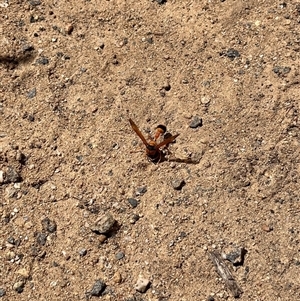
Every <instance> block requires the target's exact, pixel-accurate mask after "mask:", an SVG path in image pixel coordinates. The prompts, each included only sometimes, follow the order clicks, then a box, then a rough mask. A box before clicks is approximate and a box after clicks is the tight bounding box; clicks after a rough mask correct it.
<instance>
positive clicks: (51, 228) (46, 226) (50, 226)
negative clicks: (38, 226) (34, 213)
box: [42, 217, 57, 233]
mask: <svg viewBox="0 0 300 301" xmlns="http://www.w3.org/2000/svg"><path fill="white" fill-rule="evenodd" d="M42 227H43V230H44V231H47V232H50V233H54V232H55V231H56V229H57V226H56V223H55V222H54V221H51V220H50V219H49V218H48V217H46V218H44V219H43V220H42Z"/></svg>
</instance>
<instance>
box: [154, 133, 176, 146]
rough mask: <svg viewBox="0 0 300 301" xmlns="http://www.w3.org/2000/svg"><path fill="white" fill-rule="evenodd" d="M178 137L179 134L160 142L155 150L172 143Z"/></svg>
mask: <svg viewBox="0 0 300 301" xmlns="http://www.w3.org/2000/svg"><path fill="white" fill-rule="evenodd" d="M178 136H179V134H177V135H174V136H171V137H169V138H167V139H165V140H164V141H162V142H161V143H159V144H157V146H156V148H157V149H159V148H161V147H163V146H164V145H167V144H169V143H171V142H172V141H174V140H175V139H176V138H177V137H178Z"/></svg>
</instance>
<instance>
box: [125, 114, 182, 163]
mask: <svg viewBox="0 0 300 301" xmlns="http://www.w3.org/2000/svg"><path fill="white" fill-rule="evenodd" d="M129 122H130V125H131V127H132V129H133V130H134V131H135V132H136V134H137V135H138V136H139V137H140V139H141V140H142V141H143V143H144V145H145V146H146V155H147V157H148V159H149V161H151V162H154V163H159V162H160V161H161V160H162V159H163V157H164V154H163V152H162V148H163V147H164V146H165V147H166V148H167V147H168V144H169V143H171V142H173V141H174V140H175V139H176V138H177V137H178V135H179V134H176V135H174V136H172V135H171V134H170V133H166V131H167V128H166V127H165V126H164V125H161V124H160V125H158V126H157V128H156V130H155V133H154V137H153V138H151V140H149V141H147V140H146V138H145V137H144V136H143V134H142V132H141V131H140V130H139V128H138V127H137V125H136V124H135V123H134V122H133V121H132V119H129ZM161 137H163V140H162V141H161V142H158V140H159V138H161Z"/></svg>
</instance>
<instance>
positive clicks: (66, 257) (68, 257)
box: [62, 251, 71, 260]
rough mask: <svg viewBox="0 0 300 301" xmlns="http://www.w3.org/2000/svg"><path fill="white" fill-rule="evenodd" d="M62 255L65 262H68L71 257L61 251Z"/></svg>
mask: <svg viewBox="0 0 300 301" xmlns="http://www.w3.org/2000/svg"><path fill="white" fill-rule="evenodd" d="M62 254H63V256H64V258H65V259H66V260H69V259H70V258H71V256H70V255H69V254H68V253H67V252H66V251H62Z"/></svg>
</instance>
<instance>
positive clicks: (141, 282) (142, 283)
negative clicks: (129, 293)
mask: <svg viewBox="0 0 300 301" xmlns="http://www.w3.org/2000/svg"><path fill="white" fill-rule="evenodd" d="M149 286H150V281H149V280H148V279H147V278H144V277H142V276H139V278H138V280H137V282H136V284H135V286H134V288H135V290H137V291H138V292H140V293H145V292H146V291H147V289H148V288H149Z"/></svg>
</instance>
